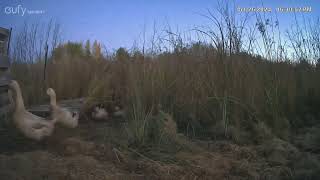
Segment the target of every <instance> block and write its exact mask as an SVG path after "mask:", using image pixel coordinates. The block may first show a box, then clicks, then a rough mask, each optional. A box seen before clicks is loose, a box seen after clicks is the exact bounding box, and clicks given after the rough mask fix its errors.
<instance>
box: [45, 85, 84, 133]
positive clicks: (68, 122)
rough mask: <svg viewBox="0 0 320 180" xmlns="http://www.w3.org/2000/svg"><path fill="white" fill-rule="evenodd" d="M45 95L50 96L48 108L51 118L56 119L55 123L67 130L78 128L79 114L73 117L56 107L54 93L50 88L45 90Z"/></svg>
mask: <svg viewBox="0 0 320 180" xmlns="http://www.w3.org/2000/svg"><path fill="white" fill-rule="evenodd" d="M47 94H48V95H49V96H50V108H51V115H52V118H54V119H57V122H58V123H60V124H61V125H63V126H64V127H67V128H75V127H77V126H78V120H79V114H78V113H77V114H76V115H75V116H73V115H72V113H71V112H70V111H69V110H67V109H66V108H62V107H60V106H59V105H57V99H56V93H55V91H54V90H53V89H52V88H49V89H47Z"/></svg>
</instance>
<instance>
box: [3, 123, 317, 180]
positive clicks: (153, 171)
mask: <svg viewBox="0 0 320 180" xmlns="http://www.w3.org/2000/svg"><path fill="white" fill-rule="evenodd" d="M2 134H3V133H2ZM126 139H127V138H126V134H125V130H124V129H123V128H122V127H119V126H118V127H113V126H110V124H108V123H93V122H92V123H81V124H80V126H79V128H77V129H74V130H69V129H64V128H62V127H57V129H56V131H55V133H54V135H53V136H52V137H50V138H49V139H46V140H45V141H44V142H41V143H35V142H32V141H30V140H27V139H24V138H22V137H21V136H20V135H19V134H11V135H7V136H6V137H3V138H2V140H1V154H0V177H1V178H0V179H3V180H88V179H90V180H91V179H93V180H105V179H112V180H113V179H115V180H117V179H217V180H223V179H228V180H238V179H240V180H241V179H253V180H259V179H263V180H277V179H316V178H318V176H317V175H316V174H317V171H318V172H320V171H319V169H320V168H319V167H317V165H318V161H316V162H314V163H313V164H312V162H311V163H310V162H309V161H308V162H309V164H307V165H306V164H300V165H299V163H293V162H301V159H306V158H307V157H306V154H304V153H303V152H300V151H299V150H298V149H297V148H296V147H295V146H293V145H291V144H289V143H287V142H285V141H283V140H280V139H274V140H271V141H270V142H266V143H265V144H263V145H255V146H240V145H236V144H234V143H231V142H228V141H214V142H208V141H191V140H188V139H187V138H184V139H182V141H184V145H185V146H188V147H190V148H181V150H178V151H175V152H163V151H157V152H151V153H149V154H142V153H139V152H138V151H136V150H135V149H131V148H128V147H125V146H121V144H125V143H126ZM152 153H153V155H151V154H152ZM308 156H310V157H309V158H310V159H311V161H312V160H315V159H316V160H319V156H317V157H316V156H313V155H312V154H310V153H309V154H308ZM157 157H161V158H157ZM309 166H310V167H312V168H308V167H309ZM298 170H301V171H298ZM308 170H309V171H310V170H312V172H309V171H308ZM299 173H300V174H299Z"/></svg>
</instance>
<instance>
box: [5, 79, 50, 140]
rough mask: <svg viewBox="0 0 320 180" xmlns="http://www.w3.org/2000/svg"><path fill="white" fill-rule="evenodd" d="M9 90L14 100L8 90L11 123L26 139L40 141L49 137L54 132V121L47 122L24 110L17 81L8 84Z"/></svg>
mask: <svg viewBox="0 0 320 180" xmlns="http://www.w3.org/2000/svg"><path fill="white" fill-rule="evenodd" d="M10 88H11V89H12V90H13V91H14V93H15V98H13V97H12V92H11V90H10V93H9V98H10V101H11V103H12V104H14V106H15V107H14V113H13V122H14V124H15V126H16V127H17V129H19V130H20V131H21V132H22V134H23V135H25V136H26V137H28V138H30V139H33V140H37V141H40V140H42V139H43V138H44V137H47V136H50V135H51V134H52V133H53V130H54V124H55V122H56V120H55V119H54V120H47V119H44V118H42V117H39V116H36V115H34V114H32V113H30V112H28V111H27V110H26V109H25V106H24V102H23V98H22V94H21V89H20V86H19V84H18V82H17V81H12V82H11V83H10Z"/></svg>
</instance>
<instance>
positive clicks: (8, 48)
mask: <svg viewBox="0 0 320 180" xmlns="http://www.w3.org/2000/svg"><path fill="white" fill-rule="evenodd" d="M11 32H12V28H10V32H9V39H8V45H7V56H9V53H10V41H11Z"/></svg>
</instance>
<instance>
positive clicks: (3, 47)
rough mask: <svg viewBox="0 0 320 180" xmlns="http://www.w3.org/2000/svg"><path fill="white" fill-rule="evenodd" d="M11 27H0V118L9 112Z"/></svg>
mask: <svg viewBox="0 0 320 180" xmlns="http://www.w3.org/2000/svg"><path fill="white" fill-rule="evenodd" d="M10 38H11V29H5V28H2V27H0V119H4V118H6V116H7V115H8V112H10V102H9V98H8V89H9V87H8V85H9V83H10V80H11V75H10V59H9V56H8V55H9V45H10Z"/></svg>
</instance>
